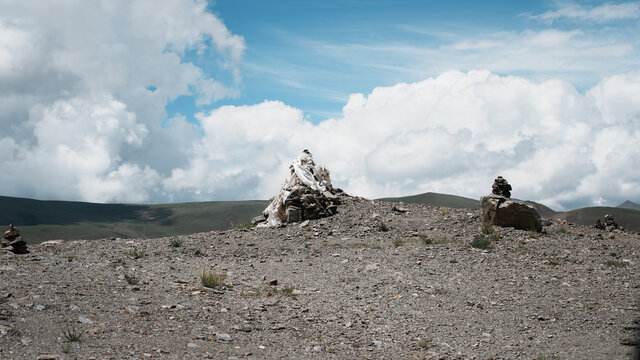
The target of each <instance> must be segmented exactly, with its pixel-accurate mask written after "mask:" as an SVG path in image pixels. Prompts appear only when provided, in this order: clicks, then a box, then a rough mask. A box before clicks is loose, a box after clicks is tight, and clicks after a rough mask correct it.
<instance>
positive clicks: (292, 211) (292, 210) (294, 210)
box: [287, 206, 302, 222]
mask: <svg viewBox="0 0 640 360" xmlns="http://www.w3.org/2000/svg"><path fill="white" fill-rule="evenodd" d="M298 221H302V209H300V208H299V207H297V206H288V207H287V222H298Z"/></svg>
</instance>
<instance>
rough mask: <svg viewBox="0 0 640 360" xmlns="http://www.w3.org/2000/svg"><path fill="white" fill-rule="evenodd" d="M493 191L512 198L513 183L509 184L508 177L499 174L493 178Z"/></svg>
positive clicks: (495, 193)
mask: <svg viewBox="0 0 640 360" xmlns="http://www.w3.org/2000/svg"><path fill="white" fill-rule="evenodd" d="M491 193H492V194H494V195H499V196H504V197H506V198H510V197H511V185H509V182H507V179H505V178H503V177H502V176H498V177H497V178H496V179H495V180H493V185H491Z"/></svg>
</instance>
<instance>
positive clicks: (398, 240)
mask: <svg viewBox="0 0 640 360" xmlns="http://www.w3.org/2000/svg"><path fill="white" fill-rule="evenodd" d="M391 243H392V244H393V246H395V247H399V246H402V245H404V239H403V238H395V239H393V241H392V242H391Z"/></svg>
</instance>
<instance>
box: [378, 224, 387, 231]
mask: <svg viewBox="0 0 640 360" xmlns="http://www.w3.org/2000/svg"><path fill="white" fill-rule="evenodd" d="M378 231H382V232H387V231H389V226H387V224H385V223H384V222H382V221H380V222H379V223H378Z"/></svg>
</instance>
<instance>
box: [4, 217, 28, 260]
mask: <svg viewBox="0 0 640 360" xmlns="http://www.w3.org/2000/svg"><path fill="white" fill-rule="evenodd" d="M2 250H4V251H10V252H12V253H14V254H28V253H29V249H27V242H26V241H24V239H22V236H20V230H18V229H16V228H15V226H13V224H11V225H9V230H7V231H5V232H4V235H3V236H2Z"/></svg>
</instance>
